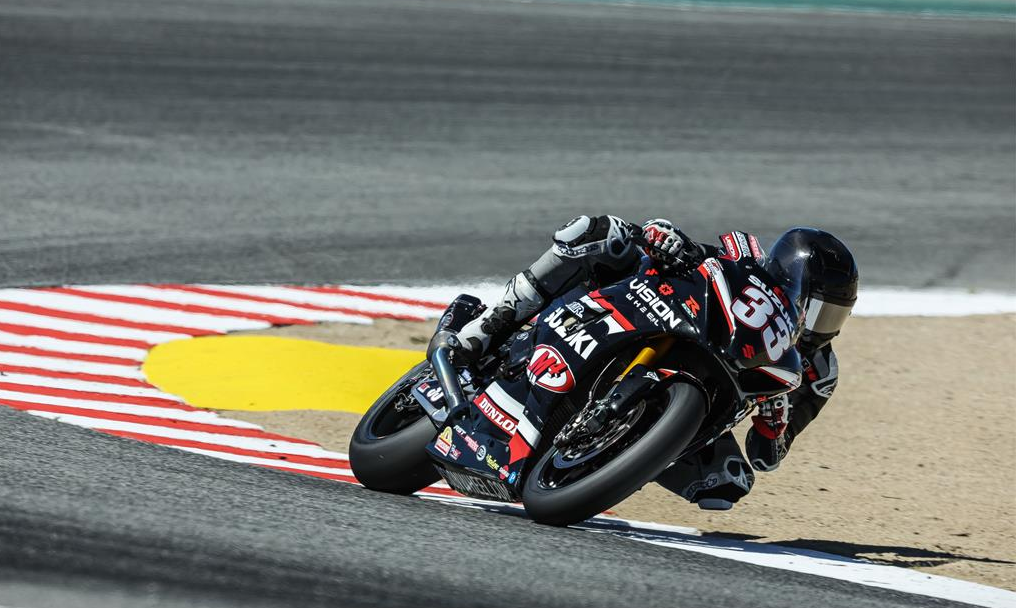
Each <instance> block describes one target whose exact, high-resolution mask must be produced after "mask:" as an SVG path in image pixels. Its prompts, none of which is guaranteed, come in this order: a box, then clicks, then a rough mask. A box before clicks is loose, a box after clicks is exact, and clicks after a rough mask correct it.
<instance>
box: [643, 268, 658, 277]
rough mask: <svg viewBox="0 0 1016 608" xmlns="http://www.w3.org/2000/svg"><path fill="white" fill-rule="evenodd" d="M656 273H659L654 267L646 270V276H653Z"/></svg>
mask: <svg viewBox="0 0 1016 608" xmlns="http://www.w3.org/2000/svg"><path fill="white" fill-rule="evenodd" d="M658 274H660V271H659V270H657V269H655V268H650V269H649V270H647V271H646V276H647V277H655V276H656V275H658Z"/></svg>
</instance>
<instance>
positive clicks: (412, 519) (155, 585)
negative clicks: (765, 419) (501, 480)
mask: <svg viewBox="0 0 1016 608" xmlns="http://www.w3.org/2000/svg"><path fill="white" fill-rule="evenodd" d="M0 442H2V445H3V446H4V448H3V449H4V451H5V452H6V454H5V458H4V459H3V461H2V463H0V504H2V506H3V509H2V516H0V517H2V520H0V598H2V599H3V601H4V603H5V604H8V605H11V606H23V607H25V608H36V607H42V606H51V605H52V606H58V605H61V604H60V602H61V601H64V602H65V603H64V604H63V605H67V604H66V599H67V597H68V596H70V597H73V594H74V593H76V592H77V591H78V590H79V589H80V590H82V591H84V594H83V596H84V597H83V598H81V599H79V600H77V601H75V602H73V603H74V604H75V605H83V604H84V605H89V604H94V605H107V602H110V601H113V602H114V605H115V602H117V601H118V598H122V602H123V605H131V603H132V602H133V603H134V605H137V604H138V603H142V602H145V601H147V602H149V603H153V604H154V603H156V602H158V603H159V604H160V605H176V604H181V605H186V604H190V603H193V604H195V605H209V606H212V605H272V604H286V605H300V606H305V605H332V606H335V605H349V606H369V605H379V606H380V605H418V606H429V605H432V606H483V605H491V606H519V605H525V606H555V605H556V606H585V605H588V606H619V605H627V606H642V605H644V606H702V605H712V606H786V605H788V601H789V598H807V600H806V602H807V604H808V605H813V606H831V607H834V606H844V607H850V608H855V607H865V606H872V607H895V606H938V605H943V606H944V605H950V603H948V602H939V601H936V600H932V599H930V598H918V597H915V596H910V595H905V594H900V593H895V592H889V591H883V590H878V589H873V588H869V587H862V586H859V585H854V584H851V583H844V582H839V581H835V580H831V579H824V578H818V577H814V576H809V575H799V574H795V573H792V572H787V571H780V570H772V569H768V568H762V567H758V566H752V565H748V564H744V563H740V562H732V561H729V560H723V559H719V558H713V557H710V556H706V555H699V554H693V553H688V552H684V551H676V550H673V549H667V548H663V547H656V546H653V545H648V544H645V543H636V542H633V541H629V540H625V539H621V538H616V537H610V536H605V535H600V534H591V533H587V532H581V531H575V530H561V529H555V528H549V527H545V526H538V525H536V524H533V523H531V522H529V521H528V520H526V519H523V518H519V517H513V516H507V515H497V514H489V513H482V512H478V511H474V510H471V509H463V508H457V507H452V506H448V505H442V504H434V503H428V502H426V501H422V500H419V499H416V498H402V497H392V496H380V495H377V494H374V493H372V492H369V491H368V490H364V489H362V488H358V487H355V486H351V485H346V484H340V483H336V482H330V481H326V480H319V479H316V478H308V477H305V476H298V475H290V474H287V473H281V472H276V471H271V470H267V469H260V468H256V467H250V466H244V465H235V464H232V463H228V462H224V461H219V460H215V459H210V458H206V457H203V456H198V455H191V454H181V453H179V452H178V451H173V450H170V449H169V448H163V447H159V446H153V445H147V444H138V443H133V442H128V441H123V440H119V439H117V438H112V437H107V436H99V435H96V434H94V433H92V432H90V431H87V430H83V429H78V428H75V427H71V426H69V425H66V424H59V423H53V422H48V421H44V420H39V419H33V418H30V417H27V416H23V415H21V414H19V413H15V412H11V411H9V410H6V409H2V408H0ZM114 583H115V584H114ZM89 600H94V602H92V601H89ZM79 602H80V603H79ZM793 603H794V604H795V605H796V604H797V603H798V601H797V600H795V601H793Z"/></svg>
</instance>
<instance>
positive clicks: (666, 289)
mask: <svg viewBox="0 0 1016 608" xmlns="http://www.w3.org/2000/svg"><path fill="white" fill-rule="evenodd" d="M659 292H660V295H664V296H669V295H672V294H673V293H674V288H673V287H671V286H670V283H660V288H659Z"/></svg>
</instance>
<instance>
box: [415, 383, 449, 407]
mask: <svg viewBox="0 0 1016 608" xmlns="http://www.w3.org/2000/svg"><path fill="white" fill-rule="evenodd" d="M416 390H418V391H419V392H420V394H421V395H423V398H424V399H426V400H427V401H429V402H430V403H439V402H440V401H441V400H443V399H444V390H443V389H442V388H441V387H440V386H435V385H432V384H430V383H429V382H424V383H423V384H421V385H420V386H418V387H416Z"/></svg>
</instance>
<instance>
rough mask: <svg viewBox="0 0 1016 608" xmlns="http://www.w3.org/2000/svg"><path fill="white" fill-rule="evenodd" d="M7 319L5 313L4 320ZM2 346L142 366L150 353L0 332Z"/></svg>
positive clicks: (121, 347)
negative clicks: (90, 356) (38, 349)
mask: <svg viewBox="0 0 1016 608" xmlns="http://www.w3.org/2000/svg"><path fill="white" fill-rule="evenodd" d="M6 318H7V315H6V313H4V319H6ZM0 344H9V345H11V346H25V347H28V348H41V349H43V350H52V351H57V352H61V353H72V354H77V355H99V356H103V357H119V358H121V359H132V360H134V361H137V362H138V365H140V364H141V361H142V360H144V358H145V356H146V355H147V354H148V351H146V350H142V349H140V348H129V347H126V346H108V345H106V344H94V343H92V342H78V341H76V340H60V339H57V338H48V337H46V336H23V335H21V334H11V333H7V332H3V331H0Z"/></svg>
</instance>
